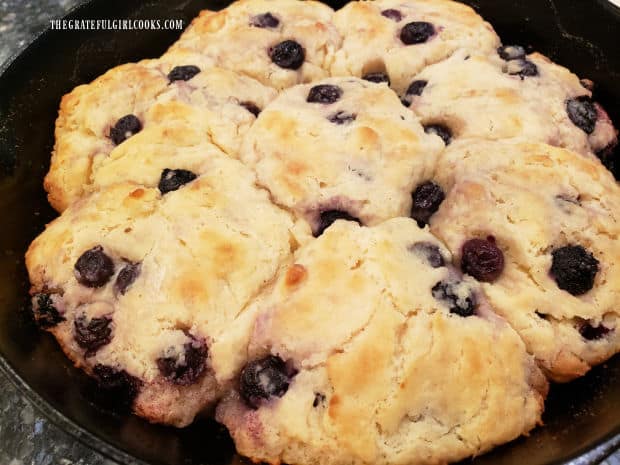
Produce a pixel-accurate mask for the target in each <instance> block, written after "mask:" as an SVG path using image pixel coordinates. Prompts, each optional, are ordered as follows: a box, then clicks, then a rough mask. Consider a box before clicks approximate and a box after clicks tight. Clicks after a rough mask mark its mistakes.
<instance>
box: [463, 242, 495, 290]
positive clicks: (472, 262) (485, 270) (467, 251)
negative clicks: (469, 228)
mask: <svg viewBox="0 0 620 465" xmlns="http://www.w3.org/2000/svg"><path fill="white" fill-rule="evenodd" d="M461 270H462V271H463V273H467V274H468V275H470V276H473V277H474V278H476V279H477V280H478V281H482V282H487V283H490V282H493V281H495V280H496V279H497V278H499V277H500V275H501V274H502V271H504V253H503V252H502V251H501V250H500V248H499V247H498V246H497V244H496V243H495V240H494V239H492V238H487V239H470V240H468V241H466V242H465V243H464V244H463V247H462V248H461Z"/></svg>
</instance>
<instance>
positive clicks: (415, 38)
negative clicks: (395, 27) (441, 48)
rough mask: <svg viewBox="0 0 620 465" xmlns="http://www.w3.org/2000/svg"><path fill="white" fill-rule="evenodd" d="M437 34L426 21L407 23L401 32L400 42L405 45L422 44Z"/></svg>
mask: <svg viewBox="0 0 620 465" xmlns="http://www.w3.org/2000/svg"><path fill="white" fill-rule="evenodd" d="M434 34H435V27H434V26H433V25H432V24H431V23H427V22H425V21H414V22H412V23H407V24H405V26H403V28H402V29H401V31H400V40H401V41H402V42H403V44H405V45H414V44H422V43H424V42H426V41H427V40H428V39H430V38H431V37H432V36H433V35H434Z"/></svg>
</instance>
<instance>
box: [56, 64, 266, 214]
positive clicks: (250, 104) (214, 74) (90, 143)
mask: <svg viewBox="0 0 620 465" xmlns="http://www.w3.org/2000/svg"><path fill="white" fill-rule="evenodd" d="M274 97H275V91H274V90H273V89H271V88H268V87H265V86H263V85H261V84H260V83H259V82H257V81H254V80H253V79H250V78H248V77H244V76H239V75H236V74H235V73H233V72H231V71H227V70H222V69H217V68H213V69H212V68H206V65H205V64H204V63H203V62H202V61H201V57H200V56H199V55H196V54H191V53H178V54H171V55H169V56H167V57H166V59H165V60H164V59H162V60H159V61H157V60H147V61H143V62H140V63H137V64H128V65H122V66H119V67H117V68H114V69H112V70H111V71H108V72H107V73H106V74H104V75H103V76H101V77H99V78H98V79H96V80H95V81H93V82H92V83H90V84H87V85H83V86H79V87H77V88H76V89H74V90H73V91H72V92H71V93H69V94H67V95H66V96H65V97H63V100H62V103H61V107H60V112H59V116H58V120H57V121H56V145H55V149H54V153H53V155H52V161H51V167H50V171H49V173H48V175H47V177H46V179H45V188H46V190H47V192H48V194H49V200H50V203H51V204H52V206H54V208H56V209H57V210H59V211H62V210H64V209H65V208H66V207H67V206H68V205H70V204H71V203H72V202H74V201H75V200H77V199H79V198H80V196H81V195H83V193H84V190H85V189H86V190H88V185H89V184H90V182H91V178H92V177H93V175H94V171H96V168H97V166H98V165H99V164H101V163H102V162H103V161H104V160H105V158H107V156H108V155H109V154H110V152H112V151H113V150H114V149H115V148H119V147H122V146H123V145H124V144H126V143H127V142H128V141H130V140H131V139H132V138H133V137H135V136H136V135H137V134H139V133H140V132H141V131H142V130H144V129H145V128H147V127H148V126H149V125H151V124H157V123H162V124H169V123H170V122H171V121H173V120H182V121H184V122H186V123H187V124H192V125H196V126H200V127H206V130H205V141H209V140H211V141H212V142H213V143H215V144H216V145H218V146H219V147H221V148H222V149H223V150H225V151H226V152H227V153H229V154H230V155H231V156H234V157H236V155H237V151H238V147H239V141H240V136H241V135H242V134H243V133H244V132H245V131H247V129H248V128H249V126H250V125H251V124H252V122H253V121H254V120H255V118H256V113H257V112H258V111H260V109H261V108H263V107H264V106H265V105H266V104H267V103H268V102H269V101H270V100H272V99H273V98H274Z"/></svg>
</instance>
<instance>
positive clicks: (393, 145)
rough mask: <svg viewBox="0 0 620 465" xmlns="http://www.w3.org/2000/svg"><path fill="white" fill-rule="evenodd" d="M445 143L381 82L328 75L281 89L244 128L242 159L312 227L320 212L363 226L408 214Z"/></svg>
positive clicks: (316, 227) (282, 202) (315, 228)
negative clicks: (417, 187)
mask: <svg viewBox="0 0 620 465" xmlns="http://www.w3.org/2000/svg"><path fill="white" fill-rule="evenodd" d="M442 149H443V143H442V142H441V141H440V140H437V138H435V137H433V136H430V135H427V134H425V133H424V131H423V129H422V127H421V126H420V124H419V123H418V121H417V119H416V118H415V117H414V116H413V115H412V114H411V112H409V111H407V109H405V108H403V106H402V105H401V104H400V102H399V101H398V98H397V97H396V95H394V93H393V92H392V91H391V90H390V89H389V88H388V87H387V86H385V85H384V84H375V83H371V82H368V81H364V80H361V79H356V78H331V79H326V80H322V81H318V82H315V83H312V84H307V85H301V86H296V87H294V88H291V89H288V90H286V91H284V92H283V93H282V94H280V96H279V97H278V98H277V99H276V100H274V101H273V102H272V103H271V104H270V105H269V106H267V108H266V109H265V110H264V111H263V112H262V113H261V114H260V115H259V117H258V119H257V121H256V123H255V124H254V125H253V126H252V128H251V129H250V131H249V132H248V134H247V137H246V139H245V141H244V145H243V147H242V148H241V160H242V161H243V162H244V163H246V164H247V165H248V166H250V167H252V168H253V169H254V170H255V171H256V173H257V176H258V181H259V182H260V184H261V185H263V186H264V187H266V188H267V189H268V190H269V191H270V192H271V195H272V200H273V201H274V202H276V203H277V204H279V205H282V206H284V207H286V208H288V209H291V210H293V211H294V212H295V213H296V214H297V215H298V216H300V217H302V218H304V219H306V220H307V221H308V222H309V223H310V225H311V227H312V229H313V231H314V233H315V234H317V233H319V232H320V229H322V228H321V226H320V224H321V215H322V214H323V213H324V212H330V211H338V212H342V213H346V214H348V215H349V216H351V217H353V218H355V219H357V220H358V221H360V222H361V223H362V224H365V225H368V224H376V223H378V222H380V221H383V220H385V219H389V218H393V217H395V216H407V215H408V212H409V209H410V208H411V191H412V190H413V187H414V186H415V185H416V184H417V182H419V181H420V180H424V179H425V178H426V177H427V176H428V175H429V173H430V172H432V169H433V166H434V164H435V161H436V159H437V157H438V155H439V153H440V152H441V150H442Z"/></svg>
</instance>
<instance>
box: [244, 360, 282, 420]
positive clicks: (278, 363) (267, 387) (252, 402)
mask: <svg viewBox="0 0 620 465" xmlns="http://www.w3.org/2000/svg"><path fill="white" fill-rule="evenodd" d="M292 376H294V372H291V369H290V368H289V367H288V366H287V364H286V363H285V362H284V360H282V359H281V358H280V357H276V356H273V355H270V356H268V357H265V358H262V359H259V360H253V361H251V362H250V363H248V364H247V365H246V366H245V368H244V369H243V371H242V372H241V377H240V379H239V393H240V394H241V397H242V398H243V400H245V402H246V403H247V405H248V406H249V407H252V408H254V409H256V408H258V407H259V406H260V404H261V403H262V402H263V401H265V400H268V399H269V398H270V397H272V396H277V397H282V396H283V395H284V394H286V391H287V390H288V387H289V384H290V382H291V377H292Z"/></svg>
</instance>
